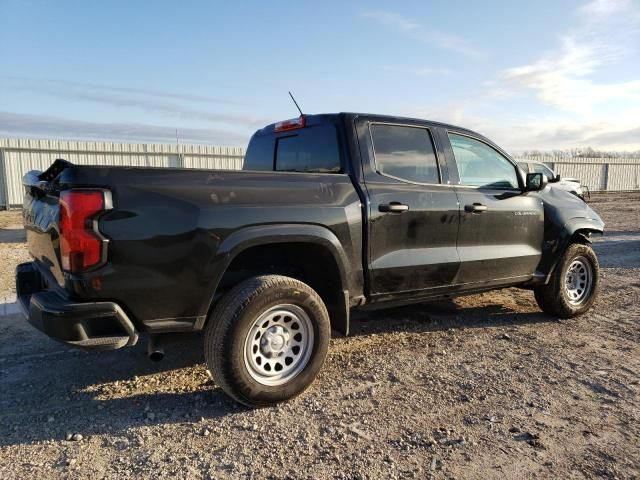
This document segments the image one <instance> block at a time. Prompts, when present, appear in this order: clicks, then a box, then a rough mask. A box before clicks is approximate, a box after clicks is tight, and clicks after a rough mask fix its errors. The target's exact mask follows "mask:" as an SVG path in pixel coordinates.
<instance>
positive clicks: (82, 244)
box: [59, 189, 111, 273]
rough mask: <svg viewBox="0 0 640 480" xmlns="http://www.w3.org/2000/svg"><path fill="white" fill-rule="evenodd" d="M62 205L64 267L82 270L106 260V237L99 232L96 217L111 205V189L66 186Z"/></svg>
mask: <svg viewBox="0 0 640 480" xmlns="http://www.w3.org/2000/svg"><path fill="white" fill-rule="evenodd" d="M59 205H60V222H59V227H60V257H61V263H62V269H63V270H64V271H66V272H70V273H79V272H83V271H85V270H88V269H90V268H93V267H96V266H98V265H101V264H102V263H104V261H105V257H106V246H107V240H106V239H105V238H104V237H103V236H102V235H101V234H100V232H99V230H98V224H97V221H96V218H97V216H98V215H99V214H100V213H101V212H103V211H105V210H107V209H109V208H111V192H109V191H108V190H88V189H87V190H85V189H82V190H63V191H62V192H60V203H59Z"/></svg>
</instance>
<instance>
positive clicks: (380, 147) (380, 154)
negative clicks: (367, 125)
mask: <svg viewBox="0 0 640 480" xmlns="http://www.w3.org/2000/svg"><path fill="white" fill-rule="evenodd" d="M371 138H372V139H373V149H374V154H375V158H376V169H377V170H378V172H380V173H382V174H383V175H389V176H392V177H395V178H399V179H401V180H407V181H409V182H417V183H440V176H439V173H438V162H437V160H436V154H435V152H434V149H433V141H432V139H431V134H430V133H429V130H427V129H426V128H421V127H409V126H402V125H385V124H375V123H374V124H372V125H371Z"/></svg>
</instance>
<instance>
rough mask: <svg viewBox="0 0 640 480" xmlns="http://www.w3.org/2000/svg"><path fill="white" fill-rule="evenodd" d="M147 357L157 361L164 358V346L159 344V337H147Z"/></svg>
mask: <svg viewBox="0 0 640 480" xmlns="http://www.w3.org/2000/svg"><path fill="white" fill-rule="evenodd" d="M147 357H149V360H151V361H152V362H159V361H160V360H162V359H163V358H164V348H162V345H160V338H159V337H158V336H155V335H152V336H150V337H149V343H147Z"/></svg>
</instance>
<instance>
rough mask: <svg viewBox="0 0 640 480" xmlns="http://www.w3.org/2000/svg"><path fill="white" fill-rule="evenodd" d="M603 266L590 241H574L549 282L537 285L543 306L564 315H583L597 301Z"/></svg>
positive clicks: (548, 310) (563, 316) (547, 311)
mask: <svg viewBox="0 0 640 480" xmlns="http://www.w3.org/2000/svg"><path fill="white" fill-rule="evenodd" d="M599 277H600V266H599V264H598V258H597V257H596V254H595V252H594V251H593V249H592V248H591V246H590V245H583V244H580V243H573V244H571V245H569V247H567V249H566V250H565V252H564V253H563V255H562V257H561V259H560V261H559V262H558V265H557V266H556V269H555V271H554V272H553V274H552V275H551V279H550V280H549V283H548V284H547V285H541V286H539V287H536V288H535V289H534V292H535V297H536V302H537V303H538V305H539V306H540V308H541V309H542V310H543V311H544V312H546V313H550V314H552V315H556V316H558V317H561V318H571V317H575V316H577V315H581V314H583V313H584V312H586V311H587V310H589V308H591V305H592V304H593V302H594V301H595V298H596V293H597V291H598V285H599Z"/></svg>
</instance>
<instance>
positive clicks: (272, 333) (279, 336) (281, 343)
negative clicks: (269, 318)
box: [260, 325, 290, 358]
mask: <svg viewBox="0 0 640 480" xmlns="http://www.w3.org/2000/svg"><path fill="white" fill-rule="evenodd" d="M289 338H290V335H289V332H288V331H286V330H285V329H284V328H282V327H281V326H280V325H274V326H272V327H270V328H268V329H267V331H266V332H264V335H262V339H261V340H260V351H261V352H262V354H263V355H264V356H265V357H268V358H273V357H278V356H280V355H282V354H283V353H284V351H285V350H286V349H287V346H288V344H289Z"/></svg>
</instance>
